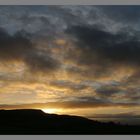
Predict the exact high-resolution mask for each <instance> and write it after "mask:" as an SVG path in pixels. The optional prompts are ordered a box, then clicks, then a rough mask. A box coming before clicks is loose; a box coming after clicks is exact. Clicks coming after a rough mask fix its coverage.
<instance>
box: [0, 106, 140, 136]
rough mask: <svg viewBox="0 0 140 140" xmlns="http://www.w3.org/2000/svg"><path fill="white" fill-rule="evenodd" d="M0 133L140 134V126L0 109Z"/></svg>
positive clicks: (28, 110)
mask: <svg viewBox="0 0 140 140" xmlns="http://www.w3.org/2000/svg"><path fill="white" fill-rule="evenodd" d="M0 134H5V135H9V134H10V135H11V134H13V135H16V134H22V135H24V134H25V135H28V134H30V135H40V134H41V135H47V134H82V135H84V134H140V126H129V125H120V124H115V123H113V122H110V123H101V122H98V121H93V120H89V119H87V118H84V117H78V116H69V115H56V114H46V113H44V112H42V111H41V110H32V109H27V110H26V109H22V110H0Z"/></svg>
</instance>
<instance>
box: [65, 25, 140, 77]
mask: <svg viewBox="0 0 140 140" xmlns="http://www.w3.org/2000/svg"><path fill="white" fill-rule="evenodd" d="M66 33H67V34H70V35H71V36H72V37H74V38H75V40H76V41H75V45H76V47H75V50H74V49H73V50H72V51H71V52H70V53H69V56H68V58H69V59H72V61H75V62H76V63H77V64H78V65H80V66H85V67H86V69H85V73H86V74H87V75H88V74H89V75H93V76H94V77H105V76H109V75H111V74H112V73H113V72H115V71H116V70H118V71H120V70H121V69H126V70H127V69H128V68H132V69H133V70H134V71H135V70H136V68H139V66H140V55H139V54H140V47H139V45H140V41H139V40H138V38H137V37H136V36H130V35H128V34H127V33H124V32H120V33H117V34H113V33H109V32H107V31H104V30H102V29H99V28H94V27H92V26H80V25H79V26H72V27H69V28H68V29H67V30H66Z"/></svg>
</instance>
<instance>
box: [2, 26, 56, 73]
mask: <svg viewBox="0 0 140 140" xmlns="http://www.w3.org/2000/svg"><path fill="white" fill-rule="evenodd" d="M0 60H1V61H3V62H5V61H23V62H24V63H25V64H26V65H27V66H28V67H29V69H30V70H31V71H35V72H37V71H53V70H56V69H57V68H58V67H59V62H58V61H57V60H56V59H54V58H53V57H52V56H51V55H50V54H48V52H44V51H42V50H40V49H38V48H37V47H36V46H35V44H33V43H32V42H31V40H30V38H29V36H28V34H27V33H26V32H23V31H21V32H17V33H15V34H14V35H13V36H12V35H9V34H8V33H7V32H6V30H4V29H2V28H1V29H0Z"/></svg>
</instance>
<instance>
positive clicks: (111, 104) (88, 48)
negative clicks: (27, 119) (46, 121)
mask: <svg viewBox="0 0 140 140" xmlns="http://www.w3.org/2000/svg"><path fill="white" fill-rule="evenodd" d="M139 23H140V6H88V5H87V6H86V5H84V6H78V5H73V6H69V5H65V6H63V5H59V6H55V5H53V6H47V5H46V6H0V109H24V108H26V109H28V108H33V109H42V110H46V112H47V109H48V110H49V111H50V110H51V109H53V110H51V111H52V112H53V111H54V113H58V114H74V115H79V116H86V117H88V118H94V117H99V118H101V117H103V118H111V117H114V118H139V117H140V86H139V85H140V24H139ZM49 111H48V112H49ZM51 111H50V112H51Z"/></svg>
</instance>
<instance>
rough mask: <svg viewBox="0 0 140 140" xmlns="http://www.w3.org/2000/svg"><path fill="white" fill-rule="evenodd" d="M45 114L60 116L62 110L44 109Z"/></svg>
mask: <svg viewBox="0 0 140 140" xmlns="http://www.w3.org/2000/svg"><path fill="white" fill-rule="evenodd" d="M42 111H43V112H45V113H50V114H51V113H57V114H59V113H60V111H61V110H60V109H56V108H47V109H42Z"/></svg>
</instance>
